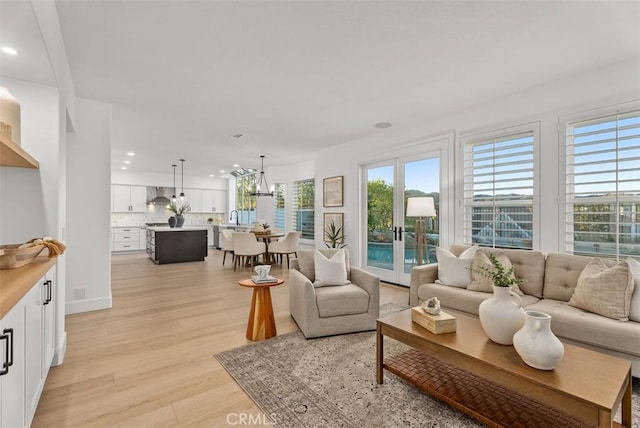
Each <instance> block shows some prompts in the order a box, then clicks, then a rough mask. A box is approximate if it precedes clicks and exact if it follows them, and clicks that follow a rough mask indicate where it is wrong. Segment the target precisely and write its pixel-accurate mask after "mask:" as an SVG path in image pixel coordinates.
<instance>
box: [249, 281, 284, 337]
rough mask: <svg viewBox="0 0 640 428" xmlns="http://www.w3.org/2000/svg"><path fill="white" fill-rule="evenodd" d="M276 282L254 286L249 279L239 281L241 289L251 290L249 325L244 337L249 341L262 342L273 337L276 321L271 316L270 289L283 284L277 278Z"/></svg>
mask: <svg viewBox="0 0 640 428" xmlns="http://www.w3.org/2000/svg"><path fill="white" fill-rule="evenodd" d="M277 280H278V281H277V282H271V283H268V284H255V283H254V282H253V281H252V280H251V278H247V279H243V280H240V282H239V284H240V285H241V286H243V287H250V288H253V297H252V299H251V311H250V312H249V324H248V325H247V334H246V337H247V339H249V340H262V339H269V338H272V337H274V336H275V335H276V334H278V333H277V331H276V319H275V317H274V315H273V305H272V303H271V291H270V290H271V288H270V287H275V286H277V285H280V284H283V283H284V279H282V278H277Z"/></svg>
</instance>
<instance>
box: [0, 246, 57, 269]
mask: <svg viewBox="0 0 640 428" xmlns="http://www.w3.org/2000/svg"><path fill="white" fill-rule="evenodd" d="M20 245H22V244H10V245H0V269H13V268H17V267H20V266H24V265H26V264H29V263H31V262H32V261H33V259H35V258H36V257H38V255H39V254H40V253H41V252H42V250H44V249H45V248H46V246H45V245H34V246H33V247H28V248H18V247H19V246H20Z"/></svg>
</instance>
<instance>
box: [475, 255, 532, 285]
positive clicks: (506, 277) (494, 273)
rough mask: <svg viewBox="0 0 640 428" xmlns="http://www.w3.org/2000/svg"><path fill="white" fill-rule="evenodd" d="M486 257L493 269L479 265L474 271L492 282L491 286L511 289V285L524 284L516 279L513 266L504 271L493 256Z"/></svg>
mask: <svg viewBox="0 0 640 428" xmlns="http://www.w3.org/2000/svg"><path fill="white" fill-rule="evenodd" d="M488 257H489V261H491V264H492V265H493V268H491V267H489V266H486V265H480V266H478V268H477V269H475V272H476V273H479V274H480V275H482V276H484V277H485V278H489V279H490V280H491V281H493V285H495V286H496V287H511V286H513V285H521V284H523V283H524V279H522V278H516V276H515V274H514V268H513V266H511V268H510V269H509V270H506V269H505V267H504V266H503V265H502V263H501V262H500V260H498V259H497V257H496V255H495V254H493V253H489V254H488Z"/></svg>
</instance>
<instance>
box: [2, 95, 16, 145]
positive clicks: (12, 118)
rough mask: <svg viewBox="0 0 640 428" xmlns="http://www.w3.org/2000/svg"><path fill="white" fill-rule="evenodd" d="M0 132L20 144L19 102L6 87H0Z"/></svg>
mask: <svg viewBox="0 0 640 428" xmlns="http://www.w3.org/2000/svg"><path fill="white" fill-rule="evenodd" d="M0 132H2V133H3V134H4V135H6V136H7V137H9V138H11V139H12V140H13V142H14V143H16V144H17V145H20V103H18V100H16V99H15V97H14V96H13V95H11V94H10V93H9V90H8V89H7V88H2V87H0Z"/></svg>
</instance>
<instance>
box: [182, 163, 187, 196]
mask: <svg viewBox="0 0 640 428" xmlns="http://www.w3.org/2000/svg"><path fill="white" fill-rule="evenodd" d="M180 163H181V164H182V165H181V166H182V192H180V202H184V200H185V199H186V198H187V196H186V195H185V194H184V159H180Z"/></svg>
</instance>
